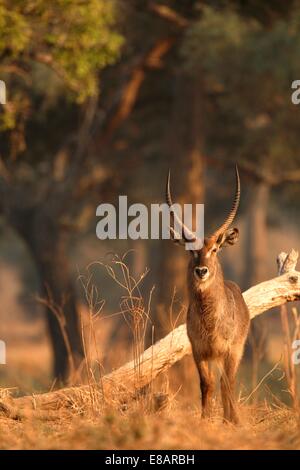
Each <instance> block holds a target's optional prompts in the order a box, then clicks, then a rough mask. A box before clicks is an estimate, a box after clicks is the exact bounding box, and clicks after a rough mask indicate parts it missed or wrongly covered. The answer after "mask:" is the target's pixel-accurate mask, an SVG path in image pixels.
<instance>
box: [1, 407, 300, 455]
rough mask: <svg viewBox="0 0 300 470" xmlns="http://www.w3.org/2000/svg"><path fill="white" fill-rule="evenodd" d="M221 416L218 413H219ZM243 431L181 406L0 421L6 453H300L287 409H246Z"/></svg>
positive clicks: (295, 421) (294, 419) (294, 420)
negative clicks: (190, 451)
mask: <svg viewBox="0 0 300 470" xmlns="http://www.w3.org/2000/svg"><path fill="white" fill-rule="evenodd" d="M218 411H219V410H218ZM241 416H242V423H243V424H242V425H241V426H239V427H236V426H231V425H224V424H222V421H221V415H220V414H219V413H217V416H216V418H215V419H214V421H212V422H208V421H204V420H202V419H201V418H200V413H199V410H198V409H196V408H195V409H193V408H190V409H189V408H186V407H184V408H183V407H182V406H179V405H176V406H173V407H172V409H171V410H165V411H162V412H159V413H152V414H145V413H144V409H143V408H142V409H140V405H139V404H137V405H136V406H133V407H132V408H131V409H129V410H127V411H126V412H121V411H120V410H115V409H111V408H105V409H104V410H103V411H102V413H101V414H99V415H98V416H95V415H93V414H89V413H86V414H85V413H83V414H81V415H80V414H77V413H74V412H65V411H64V412H60V411H59V410H58V411H57V412H56V413H55V415H53V416H49V415H47V416H46V417H45V416H43V417H34V418H31V419H27V420H25V421H15V420H11V419H7V418H0V448H1V449H300V429H299V417H298V415H297V414H296V413H295V412H293V411H291V410H289V409H287V408H285V407H280V408H277V409H274V408H273V409H272V408H269V407H267V406H261V407H257V406H256V407H254V406H253V407H246V406H245V407H242V409H241Z"/></svg>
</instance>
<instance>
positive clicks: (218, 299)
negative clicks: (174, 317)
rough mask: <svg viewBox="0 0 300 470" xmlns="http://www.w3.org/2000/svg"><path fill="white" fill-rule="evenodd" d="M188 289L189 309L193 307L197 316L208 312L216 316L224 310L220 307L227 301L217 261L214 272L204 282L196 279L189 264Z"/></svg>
mask: <svg viewBox="0 0 300 470" xmlns="http://www.w3.org/2000/svg"><path fill="white" fill-rule="evenodd" d="M188 289H189V297H190V299H189V300H190V306H191V307H195V310H196V311H197V312H199V314H203V313H208V312H209V313H211V314H215V315H217V316H218V315H219V313H221V312H222V311H223V310H224V308H222V307H224V305H223V304H224V302H226V301H227V299H226V293H225V284H224V277H223V270H222V267H221V264H220V262H219V260H218V259H216V261H215V265H214V270H213V272H212V273H211V275H210V277H209V279H208V280H207V281H205V282H200V281H198V280H197V279H196V277H195V275H194V267H193V264H192V263H190V265H189V269H188Z"/></svg>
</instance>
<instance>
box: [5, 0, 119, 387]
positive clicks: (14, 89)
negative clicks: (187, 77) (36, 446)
mask: <svg viewBox="0 0 300 470" xmlns="http://www.w3.org/2000/svg"><path fill="white" fill-rule="evenodd" d="M122 42H123V39H122V36H121V34H120V33H119V32H118V30H117V11H116V3H115V2H106V1H104V0H89V1H87V2H84V3H82V2H81V1H79V0H78V1H77V0H75V1H72V2H69V1H61V0H55V1H53V2H50V3H49V2H46V1H44V0H32V1H29V2H26V3H24V2H21V3H20V2H10V1H1V2H0V57H1V66H0V73H1V75H2V76H3V78H4V80H5V81H6V83H7V89H8V103H7V105H6V106H5V107H3V109H2V112H1V115H0V124H1V131H2V137H3V138H2V141H1V147H0V153H1V180H0V190H1V195H2V197H1V206H2V211H3V214H4V215H5V217H6V219H7V221H8V222H9V224H11V225H12V226H13V227H14V229H15V230H16V231H17V233H18V234H19V235H20V236H21V237H22V238H23V239H24V240H25V241H26V243H27V246H28V248H29V250H30V252H31V255H32V257H33V259H34V260H35V263H36V267H37V270H38V272H39V274H40V279H41V289H42V295H43V296H45V295H46V294H47V295H49V296H50V299H49V308H48V310H47V320H48V326H49V332H50V338H51V342H52V346H53V350H54V375H55V377H56V378H58V379H66V377H67V374H68V365H69V359H68V352H67V348H66V344H65V340H64V337H63V334H62V330H61V326H62V324H63V323H62V322H61V325H60V324H59V322H58V321H57V317H56V316H55V312H54V311H53V310H55V309H56V310H57V311H59V312H60V313H59V314H60V315H61V310H63V313H64V316H65V321H66V326H65V327H66V332H67V335H68V337H69V341H70V345H71V350H72V354H73V356H74V357H73V361H74V363H75V366H76V367H78V366H79V364H80V362H81V360H82V357H83V349H82V344H81V333H80V329H79V325H78V316H77V313H76V304H75V295H74V283H73V282H72V280H71V277H70V273H69V265H68V264H69V263H68V246H69V240H70V236H71V232H72V228H74V227H75V228H76V225H78V223H79V222H78V221H80V216H81V215H82V210H83V209H84V208H85V205H84V197H85V196H87V195H88V194H90V193H91V188H95V184H97V183H98V184H100V183H102V184H103V180H104V181H105V179H106V175H105V171H102V174H101V175H100V177H99V171H98V176H97V171H96V169H97V168H98V169H99V164H98V165H95V167H96V166H97V168H94V171H93V172H90V174H89V179H88V180H87V178H85V179H84V173H83V168H86V167H87V165H88V164H89V165H91V164H92V161H94V162H95V158H94V155H93V154H92V153H91V132H92V129H93V126H95V124H98V125H99V119H97V102H98V88H99V72H101V70H102V69H104V68H105V67H106V66H108V65H110V64H112V63H114V62H115V61H116V60H117V59H118V57H119V53H120V48H121V46H122ZM87 155H88V158H87ZM101 166H102V165H101ZM103 190H105V185H104V189H103ZM56 314H57V312H56Z"/></svg>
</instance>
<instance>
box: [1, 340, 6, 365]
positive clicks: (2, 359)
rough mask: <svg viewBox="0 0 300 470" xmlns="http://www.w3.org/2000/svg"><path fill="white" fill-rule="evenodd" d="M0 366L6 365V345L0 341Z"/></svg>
mask: <svg viewBox="0 0 300 470" xmlns="http://www.w3.org/2000/svg"><path fill="white" fill-rule="evenodd" d="M0 364H6V344H5V342H4V341H2V340H0Z"/></svg>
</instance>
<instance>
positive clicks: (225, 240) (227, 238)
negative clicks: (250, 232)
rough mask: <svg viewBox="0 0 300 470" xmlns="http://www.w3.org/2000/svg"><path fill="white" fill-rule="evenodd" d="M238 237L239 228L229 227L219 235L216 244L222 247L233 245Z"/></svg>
mask: <svg viewBox="0 0 300 470" xmlns="http://www.w3.org/2000/svg"><path fill="white" fill-rule="evenodd" d="M238 239H239V230H238V229H237V228H230V229H228V230H226V232H224V233H222V234H221V235H220V236H219V238H218V240H217V244H218V245H219V247H220V248H223V247H224V246H229V245H234V244H235V243H236V242H237V241H238Z"/></svg>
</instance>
